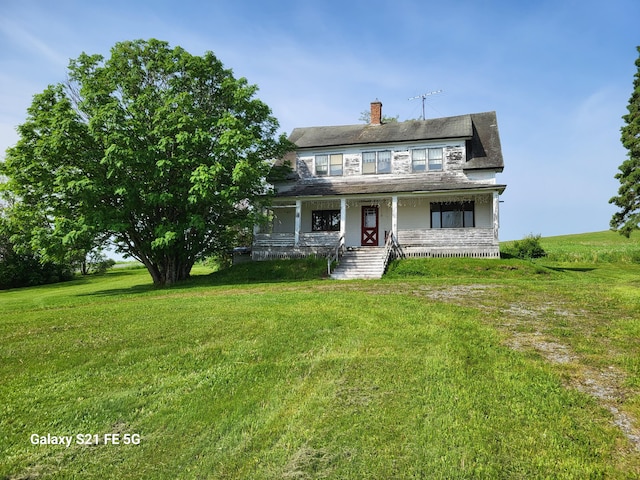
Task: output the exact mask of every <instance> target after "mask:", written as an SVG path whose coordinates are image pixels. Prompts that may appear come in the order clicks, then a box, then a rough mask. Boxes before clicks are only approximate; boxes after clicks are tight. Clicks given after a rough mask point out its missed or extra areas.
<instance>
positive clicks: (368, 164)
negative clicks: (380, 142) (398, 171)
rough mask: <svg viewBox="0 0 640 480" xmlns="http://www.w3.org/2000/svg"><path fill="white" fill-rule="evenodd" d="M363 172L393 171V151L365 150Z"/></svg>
mask: <svg viewBox="0 0 640 480" xmlns="http://www.w3.org/2000/svg"><path fill="white" fill-rule="evenodd" d="M362 173H363V174H365V175H367V174H375V173H391V151H389V150H382V151H380V152H364V153H363V154H362Z"/></svg>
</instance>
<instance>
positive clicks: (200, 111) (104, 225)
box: [0, 39, 291, 285]
mask: <svg viewBox="0 0 640 480" xmlns="http://www.w3.org/2000/svg"><path fill="white" fill-rule="evenodd" d="M256 91H257V87H256V86H254V85H250V84H248V82H247V80H246V79H244V78H239V79H236V78H234V76H233V74H232V72H231V71H230V70H228V69H225V68H224V66H223V64H222V63H221V62H220V61H219V60H218V59H217V58H216V56H215V55H214V54H213V53H211V52H207V53H205V54H204V55H203V56H194V55H191V54H189V53H188V52H186V51H185V50H184V49H182V48H179V47H176V48H170V47H169V45H168V44H167V43H166V42H162V41H159V40H154V39H152V40H149V41H143V40H137V41H129V42H122V43H118V44H116V45H115V46H114V47H113V48H112V50H111V56H110V58H108V59H105V58H104V57H102V56H100V55H87V54H84V53H83V54H82V55H80V57H79V58H78V59H76V60H73V61H72V62H71V63H70V66H69V75H68V81H67V82H66V83H65V84H64V85H63V84H59V85H55V86H50V87H49V88H47V89H46V90H45V91H44V92H43V93H41V94H38V95H36V96H35V97H34V100H33V104H32V105H31V107H30V108H29V110H28V117H27V120H26V122H25V123H24V124H23V125H21V126H20V127H19V128H18V131H19V134H20V139H19V141H18V143H17V145H16V146H15V147H13V148H10V149H9V150H8V151H7V158H6V161H5V163H4V165H2V166H0V173H4V174H5V175H6V176H7V177H8V178H9V180H8V183H7V188H8V189H9V190H10V191H11V192H12V194H13V195H15V196H16V197H18V198H19V199H20V201H21V203H22V208H23V210H25V212H30V213H29V214H30V215H32V216H38V215H41V214H42V213H43V212H44V214H45V216H46V218H47V223H48V225H49V226H50V228H51V229H52V231H53V233H54V238H59V239H60V240H61V241H64V242H67V244H72V243H73V242H78V243H81V244H83V242H87V241H90V240H91V239H95V238H106V237H109V238H112V239H114V240H115V242H116V245H117V247H118V249H119V251H120V252H123V253H125V254H128V255H130V256H132V257H134V258H136V259H137V260H139V261H141V262H142V263H143V264H144V265H145V266H146V267H147V269H148V270H149V273H150V274H151V277H152V278H153V281H154V283H156V284H159V285H168V284H172V283H174V282H176V281H178V280H182V279H185V278H187V277H188V276H189V273H190V271H191V268H192V266H193V264H194V262H195V261H196V260H198V259H199V258H201V257H202V256H204V255H207V254H213V253H219V252H221V251H223V250H226V249H227V248H229V246H230V245H231V244H232V242H233V239H234V238H235V235H236V234H237V232H238V231H240V230H241V229H243V228H248V227H249V226H250V225H251V224H253V222H254V221H256V219H257V216H258V212H259V210H260V208H259V207H260V206H261V205H262V204H263V202H264V201H265V199H266V198H268V195H265V193H266V190H265V182H264V178H265V176H266V174H267V173H268V169H269V161H270V160H271V159H274V158H279V157H281V156H282V155H283V154H284V153H286V151H287V150H289V149H290V148H291V145H290V144H289V142H288V141H287V140H286V138H285V136H284V135H278V134H277V129H278V123H277V121H276V119H275V118H274V117H273V116H272V113H271V110H270V109H269V107H268V106H267V105H266V104H265V103H263V102H261V101H260V100H258V99H256V98H255V93H256ZM37 212H39V213H37ZM58 243H60V242H58Z"/></svg>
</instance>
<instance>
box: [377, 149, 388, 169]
mask: <svg viewBox="0 0 640 480" xmlns="http://www.w3.org/2000/svg"><path fill="white" fill-rule="evenodd" d="M378 173H391V152H390V151H389V150H384V151H382V152H378Z"/></svg>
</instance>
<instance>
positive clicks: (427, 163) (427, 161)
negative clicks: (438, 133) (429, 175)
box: [411, 147, 444, 173]
mask: <svg viewBox="0 0 640 480" xmlns="http://www.w3.org/2000/svg"><path fill="white" fill-rule="evenodd" d="M435 150H439V151H440V163H432V162H431V158H430V152H432V151H435ZM417 151H421V152H424V159H420V160H419V161H420V163H419V164H418V165H421V166H422V168H416V159H415V158H414V156H415V152H417ZM431 165H439V166H440V167H439V168H431ZM443 170H444V147H419V148H412V149H411V172H412V173H423V172H441V171H443Z"/></svg>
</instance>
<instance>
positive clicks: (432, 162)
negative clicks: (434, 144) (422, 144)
mask: <svg viewBox="0 0 640 480" xmlns="http://www.w3.org/2000/svg"><path fill="white" fill-rule="evenodd" d="M428 157H429V171H430V172H431V171H436V170H442V149H441V148H429V149H428Z"/></svg>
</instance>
